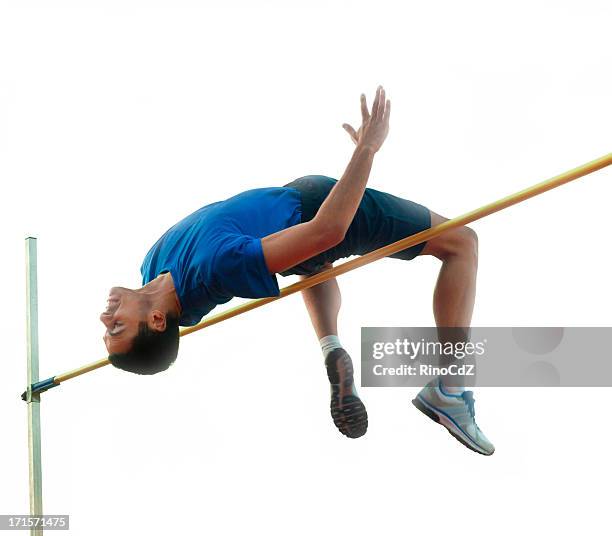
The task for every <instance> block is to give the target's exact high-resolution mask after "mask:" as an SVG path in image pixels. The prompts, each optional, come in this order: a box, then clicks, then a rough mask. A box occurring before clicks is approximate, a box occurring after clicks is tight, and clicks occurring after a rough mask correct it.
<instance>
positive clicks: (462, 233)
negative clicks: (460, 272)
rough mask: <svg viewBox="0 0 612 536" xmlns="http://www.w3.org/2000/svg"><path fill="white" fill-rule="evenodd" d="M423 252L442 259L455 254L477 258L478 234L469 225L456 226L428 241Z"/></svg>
mask: <svg viewBox="0 0 612 536" xmlns="http://www.w3.org/2000/svg"><path fill="white" fill-rule="evenodd" d="M423 252H424V253H429V254H431V255H434V256H435V257H438V258H439V259H442V260H444V259H447V258H449V257H456V256H465V257H471V258H473V259H477V258H478V235H477V234H476V231H474V229H472V228H471V227H467V226H463V227H457V228H456V229H452V230H450V231H448V232H446V233H442V234H441V235H440V236H437V237H436V238H433V239H431V240H430V241H428V242H427V245H426V249H425V250H424V251H423Z"/></svg>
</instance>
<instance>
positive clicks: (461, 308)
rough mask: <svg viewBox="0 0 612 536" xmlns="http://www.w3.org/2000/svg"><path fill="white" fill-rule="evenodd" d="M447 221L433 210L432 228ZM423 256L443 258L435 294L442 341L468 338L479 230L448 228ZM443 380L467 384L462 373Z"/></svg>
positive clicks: (434, 303) (434, 299) (474, 289)
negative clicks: (477, 232)
mask: <svg viewBox="0 0 612 536" xmlns="http://www.w3.org/2000/svg"><path fill="white" fill-rule="evenodd" d="M446 220H447V218H444V217H442V216H440V215H439V214H436V213H435V212H431V225H432V227H433V226H435V225H438V224H440V223H442V222H444V221H446ZM421 255H433V256H435V257H437V258H438V259H440V260H441V261H442V267H441V268H440V273H439V275H438V281H437V283H436V288H435V289H434V297H433V309H434V317H435V321H436V326H437V327H438V337H439V339H440V341H442V342H447V341H450V342H460V341H461V342H464V341H467V340H468V339H469V327H470V324H471V321H472V312H473V310H474V300H475V296H476V274H477V271H478V238H477V236H476V233H475V232H474V231H473V230H472V229H470V228H469V227H460V228H458V229H454V230H452V231H448V232H447V233H444V234H442V235H440V236H438V237H436V238H434V239H432V240H431V241H429V242H427V244H426V245H425V247H424V248H423V251H422V252H421ZM444 328H464V329H461V330H457V329H450V330H445V329H444ZM440 364H442V363H440ZM441 380H442V383H443V384H444V385H446V386H448V387H449V388H450V387H457V388H461V387H462V386H463V385H464V378H463V377H460V376H455V377H452V376H448V377H442V378H441Z"/></svg>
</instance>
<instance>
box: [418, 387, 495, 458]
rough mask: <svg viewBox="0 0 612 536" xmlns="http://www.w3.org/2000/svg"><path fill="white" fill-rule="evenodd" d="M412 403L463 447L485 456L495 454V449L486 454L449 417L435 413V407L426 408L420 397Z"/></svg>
mask: <svg viewBox="0 0 612 536" xmlns="http://www.w3.org/2000/svg"><path fill="white" fill-rule="evenodd" d="M412 403H413V404H414V406H415V407H416V408H417V409H418V410H419V411H420V412H421V413H424V414H425V415H427V416H428V417H429V418H430V419H431V420H432V421H434V422H436V423H438V424H439V425H441V426H443V427H444V428H446V430H448V433H449V434H450V435H452V436H453V437H454V438H455V439H456V440H457V441H459V443H461V444H462V445H463V446H465V447H467V448H468V449H470V450H472V451H474V452H476V453H478V454H482V455H483V456H491V454H493V453H494V452H495V449H493V450H492V451H491V452H486V451H484V450H481V449H480V448H479V447H478V446H477V445H476V444H475V443H474V442H473V441H472V440H471V439H470V438H469V437H468V436H467V435H466V434H465V433H464V432H462V431H461V430H460V429H459V428H457V427H456V426H455V424H453V423H452V422H451V421H450V420H449V419H448V417H446V416H445V415H444V414H442V413H438V412H437V411H435V409H434V408H433V406H431V407H430V406H426V405H425V403H424V402H423V401H422V400H421V399H420V398H419V397H417V398H415V399H414V400H413V401H412Z"/></svg>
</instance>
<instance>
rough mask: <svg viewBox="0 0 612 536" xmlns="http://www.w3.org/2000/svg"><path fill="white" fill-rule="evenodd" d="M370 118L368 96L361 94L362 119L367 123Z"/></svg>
mask: <svg viewBox="0 0 612 536" xmlns="http://www.w3.org/2000/svg"><path fill="white" fill-rule="evenodd" d="M369 118H370V112H368V105H367V103H366V96H365V95H364V94H363V93H362V94H361V119H362V120H363V122H364V123H365V122H366V121H367V120H368V119H369Z"/></svg>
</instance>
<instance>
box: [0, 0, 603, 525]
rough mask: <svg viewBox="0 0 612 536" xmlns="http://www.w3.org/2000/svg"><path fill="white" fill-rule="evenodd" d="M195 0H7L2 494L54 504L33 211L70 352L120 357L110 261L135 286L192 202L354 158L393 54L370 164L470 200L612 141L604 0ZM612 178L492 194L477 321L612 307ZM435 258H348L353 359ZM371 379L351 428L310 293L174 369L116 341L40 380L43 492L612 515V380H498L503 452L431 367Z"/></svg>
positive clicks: (342, 514)
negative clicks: (461, 431)
mask: <svg viewBox="0 0 612 536" xmlns="http://www.w3.org/2000/svg"><path fill="white" fill-rule="evenodd" d="M198 4H199V5H198V6H196V5H192V4H189V3H187V2H178V1H174V2H167V3H165V2H136V1H132V2H127V1H122V2H113V1H105V2H100V3H97V2H24V1H22V2H2V3H1V4H0V5H1V6H2V7H1V11H0V151H1V152H0V177H1V181H2V210H1V211H0V233H1V244H2V253H1V255H2V279H1V280H2V299H3V301H2V303H3V307H2V313H1V315H2V317H1V319H0V325H1V326H2V342H3V345H2V352H1V353H2V357H1V368H0V374H1V387H0V393H1V395H0V418H1V423H2V439H1V443H0V445H1V447H0V448H1V449H2V450H1V455H0V483H1V484H0V512H1V513H14V514H23V513H26V512H27V511H28V490H27V429H26V406H25V404H24V403H23V402H22V401H21V400H20V399H19V394H20V393H21V392H22V391H23V389H24V387H25V379H26V377H25V374H26V368H25V367H26V363H25V293H24V288H25V282H24V260H23V257H24V243H23V242H24V238H25V237H26V236H28V235H35V236H37V237H38V238H39V285H40V291H39V292H40V348H41V358H40V359H41V365H40V374H41V378H47V377H49V376H52V375H54V374H59V373H61V372H65V371H67V370H69V369H72V368H74V367H77V366H80V365H83V364H85V363H88V362H90V361H94V360H97V359H100V358H102V357H104V355H105V354H104V352H103V350H104V347H103V344H102V341H101V336H102V331H103V329H102V325H101V324H100V323H99V321H98V316H99V313H100V312H101V310H102V308H103V307H104V305H105V298H106V293H107V290H108V288H109V287H111V286H113V285H123V286H131V287H137V286H139V283H140V274H139V267H140V263H141V261H142V258H143V256H144V254H145V253H146V251H147V250H148V249H149V247H150V246H151V245H152V243H153V242H154V241H155V240H156V239H157V238H158V236H159V235H160V234H161V233H162V232H164V231H165V230H166V229H167V228H168V227H169V226H171V225H172V224H174V223H175V222H176V221H177V220H178V219H180V218H182V217H183V216H185V215H187V214H189V213H190V212H192V211H193V210H195V209H197V208H199V207H200V206H202V205H204V204H207V203H210V202H213V201H217V200H220V199H224V198H226V197H229V196H231V195H234V194H236V193H238V192H240V191H243V190H246V189H249V188H255V187H262V186H280V185H282V184H284V183H285V182H288V181H289V180H291V179H293V178H295V177H299V176H302V175H306V174H311V173H322V174H327V175H331V176H334V177H339V176H340V175H341V174H342V172H343V171H344V168H345V166H346V164H347V162H348V160H349V158H350V155H351V151H352V143H351V142H350V140H349V138H348V136H347V134H346V133H345V132H344V131H343V130H342V128H341V124H342V123H343V122H345V121H348V122H351V123H353V124H355V126H357V124H356V123H357V122H358V119H359V94H360V93H361V92H366V93H367V94H368V95H369V96H370V101H371V96H372V95H373V92H374V90H375V88H376V86H377V85H378V84H379V83H382V84H384V85H385V87H386V89H387V91H388V94H389V97H390V98H391V99H392V102H393V113H392V118H391V132H390V135H389V138H388V141H387V143H386V144H385V146H384V148H383V149H382V151H381V152H380V154H379V155H378V156H377V158H376V162H375V165H374V170H373V173H372V176H371V179H370V183H369V184H370V186H372V187H374V188H377V189H381V190H386V191H389V192H391V193H393V194H395V195H399V196H402V197H407V198H410V199H413V200H415V201H418V202H420V203H423V204H425V205H427V206H429V207H430V208H431V209H432V210H434V211H436V212H439V213H441V214H444V215H446V216H449V217H450V216H454V215H458V214H460V213H463V212H466V211H468V210H471V209H473V208H476V207H478V206H480V205H482V204H484V203H486V202H489V201H493V200H495V199H497V198H499V197H502V196H504V195H507V194H509V193H512V192H514V191H516V190H519V189H521V188H524V187H526V186H529V185H531V184H533V183H535V182H538V181H540V180H543V179H546V178H548V177H550V176H553V175H555V174H557V173H560V172H563V171H565V170H567V169H570V168H573V167H575V166H577V165H580V164H582V163H584V162H587V161H589V160H592V159H594V158H597V157H599V156H602V155H603V154H606V153H608V152H610V148H611V143H610V142H611V141H612V139H611V135H610V124H611V119H612V114H611V108H610V95H611V94H612V76H611V74H610V65H612V37H611V34H610V23H611V22H612V21H611V17H612V8H611V7H610V4H609V3H607V2H604V1H601V2H589V1H581V2H577V1H576V2H568V1H554V2H553V1H550V2H534V1H531V2H524V3H522V2H512V3H509V2H508V3H503V4H502V3H501V2H473V1H472V2H467V1H464V2H452V1H438V2H429V3H425V2H381V1H377V2H367V3H365V2H355V1H352V2H348V1H343V2H313V1H311V2H308V3H296V6H291V5H290V4H289V3H287V2H271V1H266V2H263V1H253V2H243V3H239V2H210V3H205V2H200V3H198ZM610 194H612V169H608V170H605V171H600V172H598V173H596V174H593V175H590V176H588V177H584V178H583V179H581V180H579V181H576V182H575V183H571V184H569V185H567V186H564V187H562V188H560V189H558V190H555V191H553V192H549V193H546V194H545V195H543V196H541V197H539V198H536V199H533V200H530V201H527V202H525V203H524V204H521V205H520V206H516V207H513V208H510V209H508V210H506V211H504V212H503V213H499V214H497V215H493V216H490V217H488V218H486V219H485V220H482V221H479V222H477V223H475V224H474V225H473V227H474V229H476V230H477V232H478V233H479V237H480V248H481V249H480V269H479V286H478V296H477V306H476V311H475V315H474V325H481V326H496V325H500V326H501V325H518V326H520V325H532V326H539V325H547V326H555V325H559V326H574V325H575V326H580V325H584V326H604V325H610V323H611V320H612V319H611V314H610V298H611V283H610V279H609V272H610V247H609V245H610V238H609V233H610V223H609V199H610ZM438 267H439V263H438V261H437V260H436V259H433V258H419V259H416V260H415V261H413V262H410V263H406V262H401V261H398V260H394V259H384V260H382V261H379V262H377V263H374V264H372V265H369V266H368V267H365V268H363V269H360V270H358V271H356V272H352V273H350V274H346V275H343V276H342V277H341V278H340V279H339V282H340V286H341V288H342V290H343V310H342V312H341V317H340V338H341V341H342V342H343V343H344V345H345V346H346V348H347V349H348V350H349V351H350V352H352V354H353V357H354V359H355V360H356V361H358V360H359V355H358V352H359V339H360V327H361V326H398V325H408V326H411V325H432V324H433V316H432V312H431V294H432V290H433V286H434V283H435V280H436V276H437V270H438ZM295 279H296V278H282V277H280V276H279V283H280V284H281V286H286V285H288V284H290V283H292V282H293V281H294V280H295ZM240 301H241V300H238V299H237V300H235V301H233V302H231V305H232V306H233V305H235V304H237V303H239V302H240ZM219 309H222V308H219ZM603 358H609V356H605V355H602V359H603ZM576 359H577V361H579V360H580V356H579V355H577V356H576ZM361 392H362V395H363V397H364V400H365V401H366V403H367V407H368V411H369V414H370V429H369V431H368V434H367V436H365V437H364V438H362V439H359V440H349V439H346V438H344V437H342V436H341V435H340V434H339V433H338V432H337V431H336V430H335V428H334V427H333V425H332V423H331V419H330V417H329V414H328V403H329V402H328V384H327V379H326V376H325V373H324V368H323V358H322V354H321V352H320V349H319V347H318V343H317V339H316V337H315V335H314V332H313V331H312V329H311V327H310V324H309V320H308V317H307V314H306V311H305V309H304V307H303V304H302V300H301V297H300V296H298V295H294V296H291V297H288V298H287V299H284V300H281V301H279V302H276V303H272V304H270V305H267V306H266V307H263V308H261V309H258V310H256V311H252V312H249V313H247V314H246V315H244V316H241V317H238V318H234V319H231V320H228V321H227V322H224V323H222V324H220V325H216V326H214V327H211V328H207V329H206V330H205V331H203V332H200V333H198V334H195V335H193V336H191V337H188V338H185V339H183V340H182V343H181V352H180V356H179V359H178V360H177V362H176V364H175V365H174V366H173V367H172V368H171V370H169V371H168V372H167V373H164V374H159V375H157V376H154V377H138V376H134V375H131V374H128V373H124V372H121V371H118V370H116V369H113V368H112V367H106V368H104V369H102V370H100V371H97V372H95V373H92V374H88V375H86V376H83V377H81V378H79V379H77V380H73V381H70V382H68V383H66V384H64V385H62V386H60V387H58V388H55V389H53V390H52V391H49V392H48V393H46V394H45V395H43V403H42V418H43V431H42V432H43V474H44V507H45V511H46V513H49V514H65V513H67V514H70V516H71V526H72V534H78V535H84V534H86V535H88V536H93V535H97V534H110V533H114V534H121V535H123V534H126V535H127V534H142V533H145V532H146V533H147V534H166V533H168V534H193V533H201V534H215V535H219V536H221V535H229V534H232V535H233V534H253V533H255V534H267V535H280V534H283V535H285V534H296V535H302V534H313V533H325V534H344V533H351V534H354V535H362V534H368V535H371V534H405V533H407V532H411V533H418V532H422V531H423V530H426V531H428V533H432V532H433V533H434V534H441V533H443V532H446V531H449V532H450V531H452V533H453V534H470V535H480V534H502V535H503V534H516V533H517V531H520V532H521V533H524V534H536V533H551V532H553V531H567V532H570V531H578V530H579V531H580V532H581V533H582V532H586V531H595V533H602V531H604V530H607V529H605V528H604V527H608V498H609V479H610V476H611V470H610V456H609V444H610V439H611V432H610V427H609V426H608V425H607V423H608V422H609V399H610V389H561V388H559V389H478V390H477V392H476V398H477V408H476V409H477V420H478V422H479V424H480V425H481V427H482V429H483V431H484V432H485V433H486V434H487V435H488V436H489V437H490V438H491V440H492V441H493V442H494V443H495V445H496V447H497V452H496V453H495V454H494V455H493V456H492V457H490V458H486V457H482V456H479V455H477V454H474V453H472V452H471V451H468V450H466V449H464V448H463V447H462V446H461V445H460V444H459V443H457V442H456V441H455V440H454V439H452V438H451V437H450V436H449V435H448V434H447V433H446V432H445V431H444V430H443V429H442V428H441V427H438V426H435V425H434V424H433V423H432V422H431V421H429V420H428V419H426V418H425V417H424V416H423V415H421V414H420V413H419V412H417V411H416V410H415V409H414V408H413V407H412V405H411V404H410V400H411V398H412V397H413V396H414V394H415V392H413V391H412V390H407V389H406V390H405V389H362V390H361ZM193 523H198V528H197V529H194V528H193Z"/></svg>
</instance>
